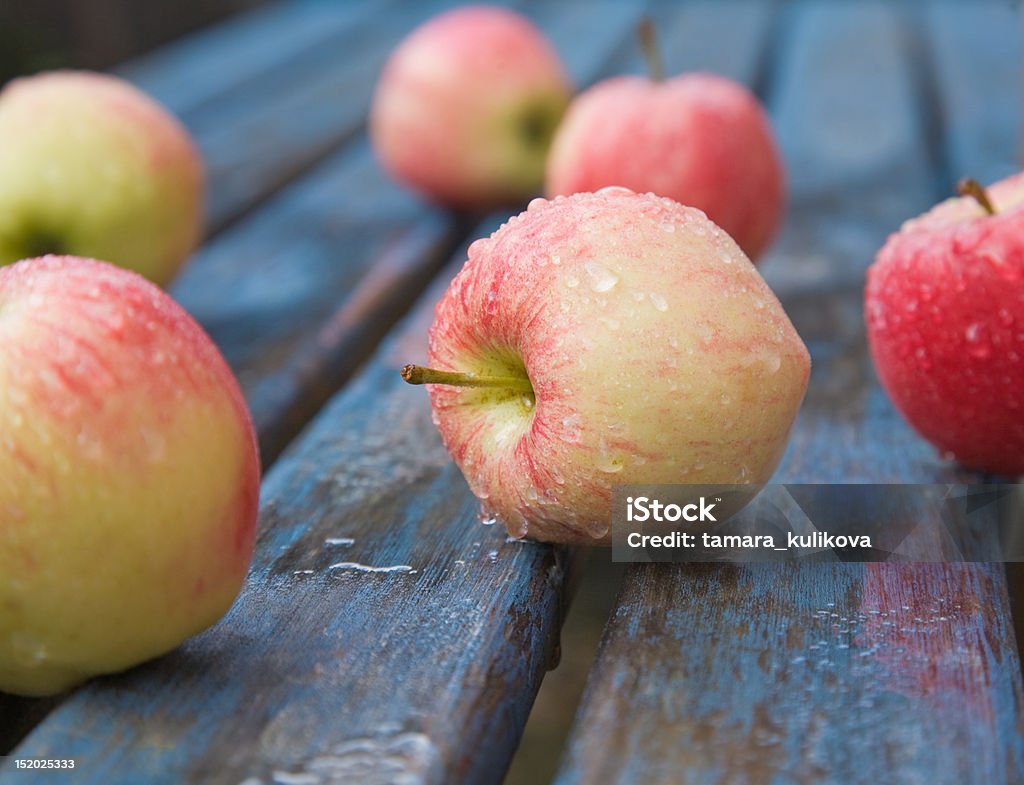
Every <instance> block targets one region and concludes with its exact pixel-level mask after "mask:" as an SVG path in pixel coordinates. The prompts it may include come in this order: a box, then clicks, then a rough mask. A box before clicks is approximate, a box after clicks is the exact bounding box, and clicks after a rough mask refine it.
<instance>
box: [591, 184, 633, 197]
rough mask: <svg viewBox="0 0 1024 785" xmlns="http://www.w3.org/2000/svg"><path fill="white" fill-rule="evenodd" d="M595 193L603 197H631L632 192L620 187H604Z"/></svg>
mask: <svg viewBox="0 0 1024 785" xmlns="http://www.w3.org/2000/svg"><path fill="white" fill-rule="evenodd" d="M597 193H598V194H601V195H603V196H632V195H633V193H634V192H633V191H631V190H630V189H629V188H625V187H624V186H621V185H606V186H605V187H604V188H601V189H600V190H598V191H597Z"/></svg>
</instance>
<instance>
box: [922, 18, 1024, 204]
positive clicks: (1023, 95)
mask: <svg viewBox="0 0 1024 785" xmlns="http://www.w3.org/2000/svg"><path fill="white" fill-rule="evenodd" d="M914 10H915V11H917V14H916V15H915V17H914V20H913V22H914V24H915V27H916V29H917V30H918V31H919V32H920V34H921V35H922V36H923V37H924V38H925V47H924V48H925V52H926V54H927V55H928V56H929V57H928V59H929V62H930V64H931V66H932V67H933V69H934V75H935V83H936V84H935V92H936V98H937V100H938V104H939V106H938V108H939V110H940V112H941V120H942V124H943V125H944V127H945V130H946V136H947V145H946V149H945V162H946V165H947V167H948V169H949V175H950V177H949V182H946V183H944V187H945V188H947V189H951V188H952V186H953V185H954V183H955V181H956V180H957V179H959V178H960V177H966V176H971V177H974V178H976V179H978V180H979V181H981V182H984V183H988V182H993V181H995V180H999V179H1002V178H1003V177H1006V176H1007V175H1009V174H1011V173H1013V172H1016V171H1019V170H1020V168H1021V164H1022V161H1024V147H1022V141H1024V140H1022V139H1021V100H1022V99H1024V92H1022V91H1024V84H1022V82H1021V66H1022V62H1021V40H1022V33H1024V27H1022V24H1024V17H1022V16H1021V10H1020V6H1019V5H1014V4H1010V3H999V2H981V3H971V4H970V5H964V4H956V3H931V4H928V5H927V6H925V7H923V8H921V7H917V6H915V7H914Z"/></svg>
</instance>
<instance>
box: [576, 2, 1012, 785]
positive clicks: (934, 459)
mask: <svg viewBox="0 0 1024 785" xmlns="http://www.w3.org/2000/svg"><path fill="white" fill-rule="evenodd" d="M974 8H978V6H972V10H973V9H974ZM783 13H784V15H785V22H784V29H783V30H780V31H778V32H777V35H778V36H780V40H781V41H782V42H784V43H783V44H782V45H780V46H778V48H777V51H776V54H775V56H774V57H773V59H772V63H771V66H770V68H771V69H772V74H771V76H770V77H765V76H764V75H762V77H761V80H760V85H762V91H763V97H764V98H765V99H766V100H767V101H768V103H769V106H770V108H771V111H772V114H773V119H774V122H775V125H776V128H777V130H778V132H779V135H780V139H781V142H782V144H783V149H784V152H785V155H786V159H787V162H788V164H789V171H790V174H791V187H792V201H791V208H790V214H789V219H788V226H787V229H786V231H785V233H784V236H783V237H782V238H781V241H780V242H779V244H778V245H777V247H776V249H775V251H774V252H773V254H772V255H771V257H770V258H769V259H767V260H766V262H765V263H764V266H763V270H764V272H765V275H766V278H767V279H768V281H769V283H771V284H772V286H773V288H774V289H775V290H776V292H777V293H778V294H779V296H780V299H781V300H782V302H783V304H784V306H785V307H786V309H787V311H788V312H789V313H790V315H791V317H792V318H793V321H794V324H795V325H796V327H797V330H798V331H799V332H800V334H801V336H802V337H803V338H804V339H805V341H807V343H808V346H809V348H810V350H811V355H812V361H813V371H812V377H811V383H810V389H809V392H808V396H807V400H806V402H805V405H804V407H803V410H802V412H801V416H800V419H799V421H798V424H797V426H796V428H795V430H794V433H793V439H792V443H791V445H790V449H789V452H788V453H787V457H786V459H785V461H784V463H783V466H782V467H781V469H780V472H779V474H778V475H777V478H778V479H779V480H780V481H788V482H844V481H845V482H867V481H875V482H923V483H927V482H943V481H949V480H950V479H951V478H953V477H957V476H959V477H965V478H966V477H967V475H964V474H962V473H961V472H958V471H957V470H956V469H954V468H953V467H951V466H950V465H949V464H947V463H946V462H943V461H942V460H941V459H940V458H939V457H938V456H937V455H936V454H935V452H934V451H933V450H932V449H931V448H930V447H929V446H928V445H927V444H925V443H923V442H922V441H920V440H919V439H917V438H916V437H915V436H914V434H913V433H912V432H911V431H910V429H909V428H908V427H907V425H906V424H905V423H904V422H903V421H902V420H901V419H900V417H899V416H898V415H897V414H896V413H895V412H894V410H893V409H892V407H891V405H890V404H889V403H888V401H887V399H886V397H885V395H884V393H883V392H882V391H881V389H880V388H879V386H878V383H877V381H876V379H875V376H874V373H873V370H872V366H871V361H870V357H869V356H868V354H867V349H866V344H865V339H864V327H863V320H862V302H861V296H862V286H863V276H864V269H865V267H866V266H867V265H868V264H869V263H870V262H871V261H872V259H873V256H874V253H875V251H876V250H877V248H878V247H879V246H880V244H881V243H882V242H883V241H884V239H885V237H886V234H887V233H888V232H890V231H893V230H894V229H895V228H897V227H898V225H899V224H900V222H901V221H902V220H903V219H904V218H905V217H907V216H911V215H914V214H916V213H918V212H920V211H922V210H924V209H926V208H927V207H928V206H930V204H932V203H933V202H935V201H937V200H938V199H939V198H942V197H944V196H945V195H946V194H948V193H949V192H950V191H951V189H952V185H953V182H954V181H955V179H956V177H958V176H960V175H961V174H967V173H973V172H981V173H982V175H981V176H982V177H986V178H998V177H1002V176H1005V175H1006V174H1008V173H1010V172H1012V171H1014V170H1015V169H1016V168H1018V165H1017V163H1016V160H1015V153H1016V149H1015V141H1016V132H1017V129H1019V118H1018V115H1017V111H1018V104H1017V103H1016V102H1015V101H1009V100H1005V98H1006V95H1008V94H1015V88H1014V89H1013V90H1011V91H1010V92H1009V93H1007V92H1004V91H1006V90H1007V89H1008V88H1012V87H1013V85H1014V84H1015V80H1016V79H1017V78H1019V76H1018V75H1019V68H1020V52H1019V37H1018V36H1019V31H1018V29H1017V27H1016V25H1017V19H1016V16H1015V14H1014V12H1013V11H1012V10H1011V9H1009V8H1008V7H1006V6H1005V5H1002V4H996V3H992V4H987V5H986V4H981V6H980V10H979V12H978V13H977V14H973V13H969V12H968V9H966V8H963V7H961V8H956V7H954V6H953V5H952V4H944V5H942V6H941V7H935V8H921V7H920V6H915V7H908V6H902V7H901V6H896V7H893V4H883V3H858V4H856V5H854V4H843V3H836V4H830V5H829V4H815V5H811V4H796V5H791V6H787V7H786V10H785V11H784V12H783ZM979 58H980V61H979ZM1021 711H1022V691H1021V676H1020V662H1019V658H1018V653H1017V649H1016V647H1015V644H1014V636H1013V629H1012V624H1011V622H1010V618H1009V605H1008V599H1007V590H1006V580H1005V574H1004V570H1003V567H1002V566H1001V565H985V564H957V565H884V564H867V565H865V564H835V565H825V564H819V565H778V566H770V565H746V566H724V567H723V566H719V567H713V566H710V565H709V566H704V567H699V568H695V567H694V566H687V565H681V566H678V567H676V566H672V565H645V566H636V567H634V568H633V569H632V570H631V571H630V572H629V573H627V578H626V582H625V584H624V589H623V591H622V594H621V596H620V598H619V602H618V606H617V608H616V610H615V611H614V612H613V614H612V616H611V618H610V620H609V622H608V625H607V627H606V629H605V634H604V639H603V641H602V645H601V650H600V654H599V657H598V660H597V662H596V664H595V667H594V668H593V670H592V671H591V674H590V678H589V683H588V687H587V693H586V696H585V698H584V703H583V706H582V708H581V711H580V713H579V714H578V715H577V720H576V724H575V731H574V734H573V737H572V739H571V741H570V746H569V750H568V752H567V754H566V756H565V758H564V760H563V765H562V769H561V772H560V775H559V777H558V778H557V782H558V783H559V785H570V784H572V785H576V784H578V783H587V784H588V785H593V784H597V783H645V785H646V784H648V783H678V782H686V783H702V784H704V783H707V784H708V785H711V784H712V783H714V784H715V785H719V784H721V785H726V784H727V783H728V785H746V784H748V783H749V784H750V785H754V784H756V783H801V784H802V783H815V784H817V783H835V784H836V785H847V784H849V783H865V784H867V783H879V782H893V783H897V782H899V783H902V782H930V783H977V784H978V785H983V784H984V783H1017V782H1021V781H1024V739H1022V733H1024V725H1022V721H1021Z"/></svg>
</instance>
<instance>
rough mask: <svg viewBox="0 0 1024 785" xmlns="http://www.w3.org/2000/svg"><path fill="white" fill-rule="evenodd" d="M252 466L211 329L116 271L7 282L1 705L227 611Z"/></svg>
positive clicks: (148, 652) (0, 513) (57, 272)
mask: <svg viewBox="0 0 1024 785" xmlns="http://www.w3.org/2000/svg"><path fill="white" fill-rule="evenodd" d="M258 494H259V461H258V456H257V448H256V441H255V437H254V432H253V427H252V423H251V421H250V418H249V414H248V411H247V409H246V406H245V403H244V401H243V399H242V395H241V392H240V391H239V388H238V385H237V383H236V381H235V379H234V377H233V375H232V374H231V371H230V370H229V368H228V366H227V364H226V363H225V362H224V359H223V358H222V357H221V355H220V353H219V352H218V351H217V349H216V347H215V346H214V345H213V343H212V341H210V339H209V338H208V337H207V336H206V334H205V333H204V332H203V330H202V329H201V328H200V327H199V325H198V324H196V323H195V321H193V320H192V318H191V317H190V316H188V314H186V313H185V311H184V310H183V309H182V308H181V307H180V306H178V305H177V304H176V303H175V302H174V301H173V300H171V298H170V297H168V296H167V295H166V294H164V293H163V292H162V291H161V290H160V289H159V288H157V287H156V286H154V285H153V284H151V283H149V282H147V281H146V280H144V279H143V278H141V277H140V276H138V275H136V274H135V273H131V272H128V271H126V270H122V269H120V268H117V267H114V266H112V265H109V264H104V263H101V262H96V261H89V260H83V259H76V258H67V257H47V258H44V259H34V260H29V261H23V262H20V263H18V264H15V265H11V266H7V267H3V268H0V690H3V691H7V692H14V693H20V694H24V695H45V694H52V693H56V692H59V691H62V690H65V689H67V688H69V687H72V686H74V685H76V684H78V683H79V682H81V681H83V680H85V679H86V678H88V677H90V676H92V675H95V674H101V673H110V672H114V671H119V670H122V669H124V668H127V667H129V666H131V665H134V664H136V663H139V662H142V661H143V660H146V659H149V658H151V657H154V656H156V655H158V654H162V653H164V652H167V651H169V650H171V649H173V648H174V647H175V646H177V645H178V644H179V643H181V641H183V640H184V639H185V638H187V637H189V636H190V635H193V634H195V633H197V632H199V631H201V630H203V629H205V628H206V627H208V626H210V625H211V624H213V623H214V622H215V621H216V620H217V619H219V618H220V617H221V616H222V615H223V614H224V613H225V612H226V611H227V609H228V608H229V607H230V605H231V603H232V602H233V600H234V598H235V596H236V594H237V593H238V590H239V587H240V586H241V584H242V581H243V579H244V578H245V575H246V571H247V569H248V565H249V560H250V557H251V554H252V548H253V540H254V532H255V524H256V514H257V505H258Z"/></svg>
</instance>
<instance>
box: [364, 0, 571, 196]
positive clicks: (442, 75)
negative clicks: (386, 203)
mask: <svg viewBox="0 0 1024 785" xmlns="http://www.w3.org/2000/svg"><path fill="white" fill-rule="evenodd" d="M570 95H571V88H570V86H569V82H568V79H567V77H566V75H565V71H564V69H563V67H562V64H561V61H560V60H559V58H558V56H557V54H556V53H555V51H554V49H553V48H552V46H551V44H550V43H549V42H548V40H547V39H546V38H545V37H544V36H543V34H542V33H541V32H540V30H538V29H537V28H536V27H535V26H534V25H533V23H532V22H530V21H529V20H528V19H526V18H525V17H523V16H521V15H519V14H517V13H515V12H513V11H509V10H507V9H504V8H496V7H491V6H464V7H461V8H456V9H454V10H451V11H447V12H445V13H442V14H440V15H438V16H436V17H434V18H433V19H430V20H428V21H427V22H426V23H424V24H423V25H421V26H420V27H418V28H417V29H416V30H414V31H413V32H412V33H411V34H410V35H409V36H408V37H407V38H406V39H405V40H404V41H402V42H401V43H400V44H399V46H398V47H397V48H396V49H395V51H394V52H393V53H392V54H391V57H390V58H389V60H388V62H387V64H386V66H385V68H384V71H383V73H382V75H381V77H380V81H379V82H378V85H377V89H376V93H375V95H374V99H373V105H372V108H371V111H370V138H371V140H372V142H373V146H374V148H375V150H376V153H377V157H378V159H379V160H380V162H381V164H382V165H383V166H384V168H385V169H386V170H387V171H388V172H389V173H390V174H391V176H392V177H394V178H395V179H396V180H398V181H399V182H402V183H404V184H405V185H407V186H409V187H411V188H413V189H414V190H416V191H419V192H420V193H422V194H424V195H426V196H427V197H428V198H430V199H432V200H433V201H436V202H439V203H441V204H444V205H447V206H449V207H453V208H457V209H463V210H470V211H482V210H487V209H490V208H493V207H498V206H502V205H506V204H512V203H521V202H522V201H524V200H525V199H527V198H528V197H530V196H532V195H534V194H536V193H538V192H539V191H540V189H541V186H542V185H543V179H544V162H545V159H546V157H547V152H548V148H549V146H550V142H551V136H552V135H553V133H554V130H555V128H556V126H557V125H558V122H559V121H560V120H561V118H562V114H563V113H564V111H565V107H566V106H567V105H568V103H569V98H570Z"/></svg>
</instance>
